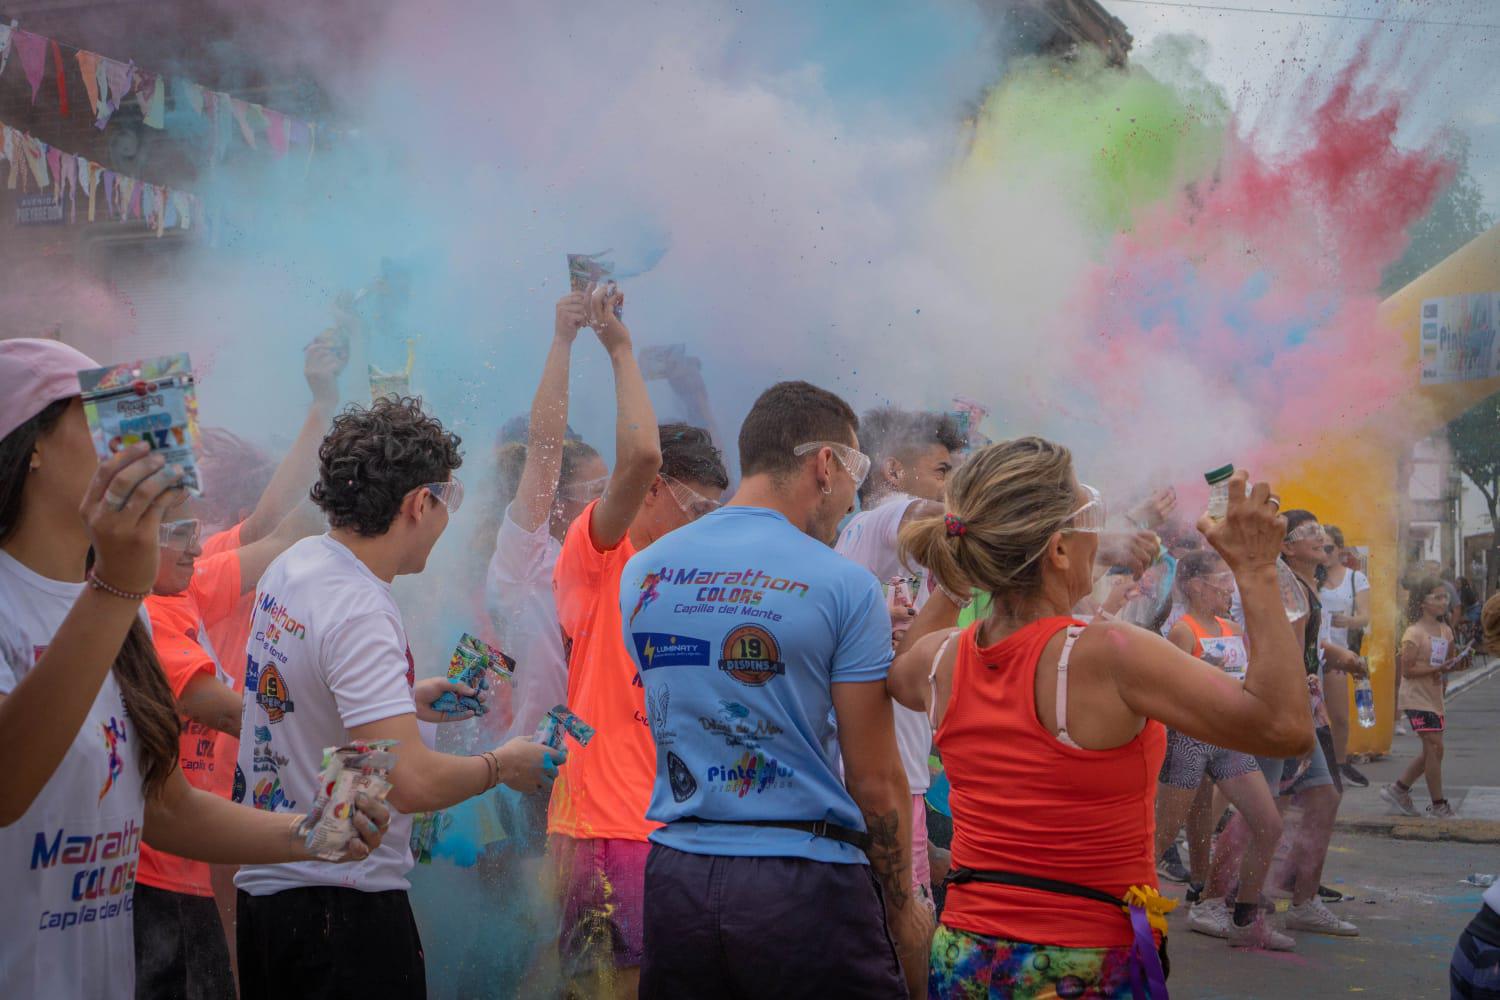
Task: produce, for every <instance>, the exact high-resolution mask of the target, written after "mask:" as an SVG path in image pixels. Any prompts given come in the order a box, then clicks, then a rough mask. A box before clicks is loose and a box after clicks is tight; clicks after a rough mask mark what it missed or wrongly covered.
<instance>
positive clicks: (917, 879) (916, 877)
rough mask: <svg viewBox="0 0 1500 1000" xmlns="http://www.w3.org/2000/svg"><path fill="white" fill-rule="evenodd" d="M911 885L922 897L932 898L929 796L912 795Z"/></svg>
mask: <svg viewBox="0 0 1500 1000" xmlns="http://www.w3.org/2000/svg"><path fill="white" fill-rule="evenodd" d="M911 887H912V889H913V891H915V892H916V894H917V895H918V896H919V897H921V898H922V899H931V898H932V864H931V862H929V861H928V859H927V796H925V795H913V796H912V797H911Z"/></svg>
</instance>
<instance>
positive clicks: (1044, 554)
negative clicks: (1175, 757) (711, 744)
mask: <svg viewBox="0 0 1500 1000" xmlns="http://www.w3.org/2000/svg"><path fill="white" fill-rule="evenodd" d="M1245 483H1246V477H1245V474H1244V473H1243V472H1240V473H1237V474H1236V479H1235V480H1234V485H1235V486H1236V487H1238V489H1232V490H1231V496H1232V499H1231V502H1230V509H1229V513H1228V515H1227V517H1226V518H1225V520H1224V521H1222V522H1212V521H1209V520H1207V519H1206V518H1205V519H1204V521H1203V522H1201V523H1200V530H1202V531H1203V532H1204V533H1205V534H1206V535H1207V536H1208V538H1209V541H1210V542H1211V543H1212V544H1213V545H1214V546H1215V548H1217V549H1218V550H1219V551H1220V552H1221V553H1222V554H1223V555H1224V557H1225V559H1226V560H1227V561H1228V563H1229V565H1230V566H1231V567H1232V568H1233V570H1234V572H1235V577H1236V580H1237V582H1238V584H1239V588H1240V594H1241V600H1242V603H1243V604H1244V607H1245V615H1246V620H1247V622H1248V623H1249V630H1250V634H1251V635H1252V636H1254V637H1255V645H1254V649H1255V655H1254V658H1253V660H1252V662H1251V665H1250V669H1249V671H1248V674H1247V677H1246V680H1245V683H1244V684H1239V683H1236V682H1235V681H1234V680H1232V679H1230V678H1229V677H1227V676H1225V674H1224V673H1223V672H1222V671H1220V670H1217V669H1214V668H1212V667H1210V666H1208V665H1207V664H1205V663H1203V662H1201V661H1199V660H1197V659H1194V658H1193V657H1192V656H1190V655H1189V654H1188V653H1186V652H1184V651H1182V650H1180V649H1178V648H1176V647H1175V646H1173V645H1172V644H1171V643H1169V642H1167V641H1166V640H1165V639H1163V638H1162V637H1161V636H1159V635H1155V634H1152V633H1150V632H1147V631H1145V630H1143V629H1139V628H1135V627H1134V626H1131V625H1127V624H1124V623H1120V622H1105V623H1100V624H1097V625H1093V626H1091V627H1089V628H1087V629H1085V628H1083V623H1082V622H1081V621H1079V620H1077V619H1075V618H1073V617H1072V616H1071V614H1070V610H1071V609H1072V608H1073V607H1074V606H1075V605H1076V604H1077V603H1078V602H1079V601H1080V600H1081V599H1082V598H1083V597H1084V596H1086V595H1087V594H1089V592H1090V591H1091V590H1092V588H1093V581H1094V562H1095V555H1096V553H1097V549H1098V532H1099V531H1100V530H1102V528H1103V525H1104V511H1103V502H1102V500H1101V499H1100V497H1099V495H1098V493H1097V492H1096V491H1094V490H1093V489H1091V488H1090V487H1086V486H1083V485H1081V484H1080V483H1079V482H1078V480H1077V478H1076V477H1075V475H1074V472H1073V463H1072V456H1071V455H1070V454H1069V452H1068V450H1067V449H1066V448H1064V447H1062V446H1061V445H1057V444H1053V443H1052V442H1049V441H1044V440H1042V439H1040V438H1022V439H1019V440H1015V441H1008V442H1003V443H1001V444H995V445H991V446H989V447H986V448H983V449H980V450H979V451H978V452H976V453H975V454H974V456H973V457H972V458H970V459H969V461H968V462H966V463H965V464H964V465H963V466H962V467H961V468H960V469H959V470H958V472H956V473H955V474H954V478H953V479H952V481H951V482H950V484H949V487H948V500H947V505H946V506H947V514H946V515H945V517H944V518H941V519H936V520H933V521H925V522H918V523H916V524H913V525H910V526H908V527H907V528H906V529H904V530H903V531H902V533H901V545H902V552H903V555H904V556H905V557H906V558H907V559H908V560H909V561H911V562H913V563H917V564H920V565H923V566H926V567H927V568H928V570H929V571H930V572H932V573H933V574H934V575H935V576H936V578H937V580H938V582H939V583H940V584H941V585H942V586H943V587H944V588H946V589H947V590H948V591H949V592H952V593H966V592H968V591H969V590H971V589H972V588H975V587H977V588H979V589H982V590H984V591H987V592H988V593H989V594H990V595H991V597H992V600H993V605H992V611H991V613H990V615H989V617H988V618H985V619H984V620H982V621H979V622H976V623H975V624H974V625H972V626H970V627H969V628H968V629H966V630H964V631H963V632H961V633H956V632H954V631H953V630H952V629H942V628H941V626H943V625H945V624H949V625H951V624H952V620H953V617H952V610H951V606H947V607H945V605H947V602H929V607H934V606H937V607H936V610H932V611H931V612H930V613H929V612H928V611H927V609H924V613H923V614H921V615H918V617H917V620H916V623H915V624H914V625H913V626H912V628H913V630H914V631H913V633H912V634H911V635H910V636H909V638H908V641H907V643H906V644H905V646H904V648H903V651H902V653H901V655H900V656H898V657H897V659H896V662H895V664H894V665H893V666H892V668H891V673H890V677H889V679H888V681H887V683H888V686H889V688H890V691H891V694H892V696H893V697H894V698H896V700H898V701H899V702H900V703H901V704H903V705H906V706H907V707H908V708H912V709H915V710H919V711H926V712H928V713H929V714H930V717H931V718H932V720H933V723H934V725H935V726H936V729H937V735H936V745H937V747H938V750H939V752H940V753H941V755H942V758H943V764H944V767H945V768H946V770H947V773H948V777H949V780H950V782H951V784H952V793H951V799H950V804H951V806H952V813H953V825H954V834H953V866H954V873H953V874H952V875H950V877H949V882H950V888H949V890H948V894H947V903H946V906H945V908H944V911H943V918H942V923H941V925H940V926H939V927H938V929H937V932H936V934H935V935H934V938H933V946H932V967H931V973H930V976H929V995H930V996H931V997H943V998H946V997H966V996H973V995H976V994H977V995H980V996H985V995H1002V996H1009V997H1018V998H1024V997H1041V996H1057V995H1067V996H1075V997H1126V996H1131V995H1132V994H1133V995H1135V996H1137V997H1146V996H1150V997H1151V998H1152V1000H1160V998H1161V997H1163V996H1165V984H1164V983H1163V982H1162V978H1161V976H1162V973H1161V967H1160V963H1159V962H1158V961H1157V953H1156V951H1155V949H1154V948H1153V947H1152V945H1153V940H1152V938H1153V932H1154V935H1155V937H1156V938H1157V939H1164V936H1165V926H1166V925H1165V921H1164V920H1162V919H1161V918H1160V916H1159V914H1160V912H1161V911H1162V910H1163V909H1164V908H1163V907H1161V906H1159V905H1158V903H1159V897H1156V869H1155V864H1154V858H1153V854H1152V838H1153V827H1154V800H1155V790H1156V777H1157V774H1158V771H1159V770H1160V767H1161V763H1162V757H1163V752H1164V749H1165V743H1166V734H1165V730H1164V729H1163V726H1162V724H1163V723H1165V724H1166V725H1170V726H1172V727H1173V728H1176V729H1179V730H1181V731H1182V732H1185V733H1188V734H1189V735H1192V736H1195V737H1197V738H1199V739H1204V740H1208V741H1211V742H1213V743H1215V744H1218V745H1223V746H1230V747H1234V748H1235V749H1242V750H1245V751H1247V752H1259V753H1266V754H1270V753H1282V754H1285V753H1292V752H1302V751H1305V750H1307V749H1308V743H1309V741H1310V733H1311V729H1310V727H1309V723H1310V721H1311V720H1310V718H1309V716H1308V706H1307V696H1306V690H1307V689H1306V683H1305V681H1304V680H1303V673H1302V663H1301V653H1300V650H1299V649H1298V646H1297V643H1296V641H1295V639H1294V637H1293V636H1292V634H1291V629H1290V628H1288V627H1287V624H1286V615H1285V614H1284V612H1283V611H1282V607H1281V598H1280V594H1279V592H1278V590H1277V586H1276V570H1275V559H1276V556H1277V554H1278V552H1279V551H1280V544H1281V540H1282V538H1283V536H1284V534H1285V528H1284V525H1283V524H1282V522H1281V520H1280V517H1279V515H1278V513H1277V507H1278V503H1277V502H1276V501H1275V499H1274V498H1273V497H1271V495H1270V488H1269V487H1268V486H1267V485H1266V484H1264V483H1261V484H1257V485H1256V487H1255V488H1254V490H1253V491H1249V492H1247V491H1246V490H1245ZM945 614H946V615H948V616H949V617H948V618H947V620H946V621H945V620H944V618H943V616H944V615H945ZM924 633H925V634H924ZM1127 895H1129V897H1130V899H1131V900H1132V901H1133V902H1135V903H1136V904H1139V905H1137V906H1135V907H1132V908H1127V906H1126V899H1127ZM1148 925H1149V926H1148Z"/></svg>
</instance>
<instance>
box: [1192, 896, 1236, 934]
mask: <svg viewBox="0 0 1500 1000" xmlns="http://www.w3.org/2000/svg"><path fill="white" fill-rule="evenodd" d="M1231 923H1233V921H1232V920H1230V912H1229V907H1227V906H1225V905H1224V901H1223V900H1222V899H1204V900H1200V901H1198V902H1196V903H1194V904H1193V905H1192V906H1190V907H1189V908H1188V930H1193V931H1197V932H1198V933H1199V934H1207V935H1208V936H1209V937H1216V938H1227V937H1229V926H1230V924H1231Z"/></svg>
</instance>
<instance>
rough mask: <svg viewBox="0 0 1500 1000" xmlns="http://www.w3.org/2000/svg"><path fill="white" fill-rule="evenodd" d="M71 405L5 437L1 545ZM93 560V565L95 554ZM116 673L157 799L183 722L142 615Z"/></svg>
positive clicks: (0, 443)
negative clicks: (48, 439)
mask: <svg viewBox="0 0 1500 1000" xmlns="http://www.w3.org/2000/svg"><path fill="white" fill-rule="evenodd" d="M71 402H72V400H69V399H60V400H58V401H57V402H55V403H52V404H50V405H49V406H48V407H47V408H46V409H45V410H43V411H42V412H41V413H38V414H37V415H36V416H34V417H32V418H31V419H30V420H28V421H26V422H25V423H24V424H22V425H21V426H20V427H17V428H16V429H15V430H13V431H11V432H10V434H8V435H6V437H5V438H4V439H0V544H4V543H5V542H6V541H8V540H9V539H10V537H11V536H12V535H13V534H15V532H16V527H17V525H18V524H19V523H20V520H21V498H22V494H23V492H24V488H25V485H26V476H27V474H28V473H29V472H30V470H31V453H32V452H33V451H34V450H35V449H36V443H37V441H38V439H40V438H41V437H42V436H43V435H44V434H47V433H48V432H50V431H51V430H52V429H53V428H54V427H56V426H57V423H58V421H59V420H61V419H62V415H63V413H65V412H66V411H67V409H68V405H69V404H70V403H71ZM89 561H90V563H92V562H93V553H92V552H91V553H89ZM111 669H112V670H113V671H114V675H115V681H116V682H117V683H118V684H119V685H120V693H121V695H122V696H123V698H124V700H125V714H126V715H127V716H129V717H130V722H131V725H133V726H134V727H135V739H136V747H137V750H138V752H139V760H140V767H141V781H142V784H143V785H144V786H145V791H146V794H147V795H148V796H150V795H155V794H156V793H157V792H159V791H161V787H162V783H163V782H165V781H166V780H167V776H168V775H169V774H171V773H172V768H174V767H176V766H177V752H178V739H179V737H180V736H181V735H182V724H181V722H180V721H179V720H178V717H177V701H176V699H175V698H173V697H172V689H171V688H170V687H168V686H167V678H166V676H165V675H163V674H162V671H161V663H160V662H159V661H158V660H157V658H156V649H155V648H154V647H153V646H152V645H151V637H150V636H149V635H147V634H146V626H145V625H144V624H143V623H142V622H141V619H140V617H139V616H137V617H136V618H135V620H134V621H132V622H131V623H130V631H129V632H127V633H126V634H125V641H124V642H123V643H121V644H120V651H119V652H118V653H116V654H115V662H114V666H113V667H112V668H111Z"/></svg>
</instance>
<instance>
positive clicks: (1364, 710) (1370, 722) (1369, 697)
mask: <svg viewBox="0 0 1500 1000" xmlns="http://www.w3.org/2000/svg"><path fill="white" fill-rule="evenodd" d="M1354 708H1355V710H1356V711H1358V712H1359V724H1360V726H1361V727H1363V728H1365V729H1373V728H1374V727H1375V691H1374V690H1373V689H1372V688H1371V687H1370V678H1368V677H1356V678H1355V679H1354Z"/></svg>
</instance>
